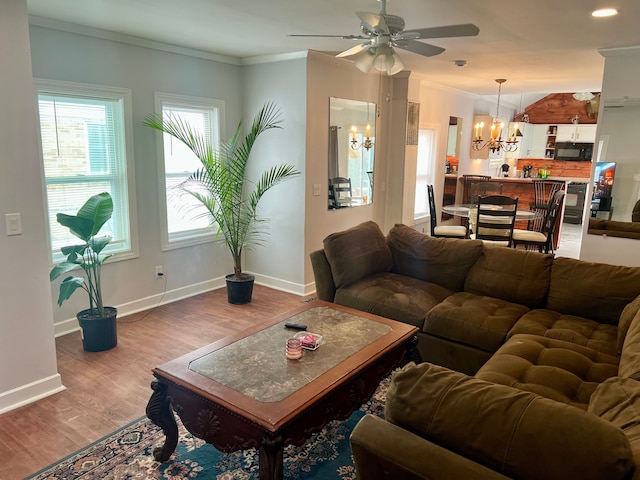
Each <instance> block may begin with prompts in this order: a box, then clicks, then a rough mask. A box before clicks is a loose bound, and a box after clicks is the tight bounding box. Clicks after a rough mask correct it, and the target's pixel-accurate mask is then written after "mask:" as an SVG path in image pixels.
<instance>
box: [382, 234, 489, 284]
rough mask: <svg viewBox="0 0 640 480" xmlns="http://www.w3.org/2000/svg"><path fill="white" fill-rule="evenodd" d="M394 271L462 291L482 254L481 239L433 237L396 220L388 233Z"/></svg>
mask: <svg viewBox="0 0 640 480" xmlns="http://www.w3.org/2000/svg"><path fill="white" fill-rule="evenodd" d="M387 245H389V249H390V250H391V256H392V258H393V268H392V271H393V272H395V273H398V274H400V275H408V276H410V277H414V278H419V279H420V280H425V281H427V282H432V283H437V284H438V285H442V286H443V287H445V288H448V289H451V290H455V291H458V292H459V291H460V290H462V286H463V285H464V279H465V277H466V276H467V272H468V271H469V269H470V268H471V266H472V265H473V264H474V263H475V262H476V260H477V259H478V257H480V255H481V254H482V242H481V241H470V240H459V239H451V238H434V237H430V236H428V235H425V234H423V233H420V232H417V231H416V230H414V229H413V228H411V227H408V226H406V225H401V224H397V225H395V226H394V227H393V228H392V229H391V230H390V231H389V235H387Z"/></svg>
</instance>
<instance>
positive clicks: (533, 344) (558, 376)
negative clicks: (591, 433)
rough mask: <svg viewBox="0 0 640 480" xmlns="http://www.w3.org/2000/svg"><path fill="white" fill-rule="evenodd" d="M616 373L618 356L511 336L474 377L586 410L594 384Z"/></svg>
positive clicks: (535, 337) (539, 339)
mask: <svg viewBox="0 0 640 480" xmlns="http://www.w3.org/2000/svg"><path fill="white" fill-rule="evenodd" d="M617 373H618V359H617V357H614V356H612V355H607V354H604V353H600V352H597V351H596V350H592V349H590V348H587V347H583V346H581V345H576V344H574V343H570V342H565V341H563V340H555V339H553V338H545V337H539V336H537V335H515V336H513V337H511V338H510V339H509V340H508V341H507V343H505V344H504V345H503V346H502V347H500V349H498V351H497V352H496V353H495V354H494V355H493V356H492V357H491V358H490V359H489V360H488V361H487V363H485V364H484V365H483V366H482V367H481V368H480V370H478V373H476V378H480V379H482V380H487V381H489V382H494V383H501V384H503V385H509V386H511V387H515V388H518V389H520V390H526V391H529V392H534V393H537V394H539V395H542V396H543V397H546V398H550V399H552V400H557V401H559V402H563V403H567V404H569V405H573V406H576V407H579V408H581V409H584V410H586V408H587V406H588V404H589V399H590V397H591V394H592V393H593V391H594V390H595V389H596V387H597V386H598V384H600V383H602V382H603V381H605V380H606V379H607V378H611V377H614V376H615V375H617Z"/></svg>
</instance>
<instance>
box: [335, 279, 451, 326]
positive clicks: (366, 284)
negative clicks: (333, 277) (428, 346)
mask: <svg viewBox="0 0 640 480" xmlns="http://www.w3.org/2000/svg"><path fill="white" fill-rule="evenodd" d="M452 293H453V292H452V291H451V290H448V289H446V288H444V287H441V286H440V285H436V284H435V283H429V282H425V281H422V280H418V279H417V278H412V277H407V276H404V275H398V274H395V273H376V274H374V275H369V276H367V277H365V278H363V279H362V280H359V281H357V282H355V283H352V284H350V285H348V286H346V287H343V288H339V289H338V290H337V291H336V296H335V302H336V303H339V304H340V305H344V306H346V307H351V308H355V309H357V310H362V311H364V312H369V313H373V314H376V315H380V316H382V317H387V318H391V319H393V320H398V321H401V322H405V323H410V324H411V325H415V326H417V327H419V328H422V324H423V323H424V316H425V314H426V313H427V312H428V311H429V310H431V309H432V308H433V307H434V306H435V305H437V304H438V303H440V302H442V301H443V300H444V299H445V298H447V297H448V296H449V295H451V294H452Z"/></svg>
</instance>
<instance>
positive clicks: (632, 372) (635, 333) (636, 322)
mask: <svg viewBox="0 0 640 480" xmlns="http://www.w3.org/2000/svg"><path fill="white" fill-rule="evenodd" d="M618 375H619V376H620V377H630V378H634V379H635V380H640V312H636V314H635V315H634V317H633V319H632V320H631V323H630V324H629V329H628V331H627V335H626V336H625V339H624V344H623V346H622V353H621V354H620V366H619V368H618Z"/></svg>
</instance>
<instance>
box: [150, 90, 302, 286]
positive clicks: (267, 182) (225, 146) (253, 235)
mask: <svg viewBox="0 0 640 480" xmlns="http://www.w3.org/2000/svg"><path fill="white" fill-rule="evenodd" d="M280 123H281V119H280V111H279V110H278V109H277V108H276V107H275V105H274V104H273V103H269V102H268V103H266V104H265V105H264V106H263V107H262V108H261V109H260V111H259V112H258V114H257V115H256V117H255V118H254V120H253V124H252V125H251V128H250V130H249V132H248V133H247V134H246V135H245V136H244V137H242V136H241V133H242V122H240V123H239V124H238V128H237V129H236V131H235V133H234V135H233V136H232V137H231V138H230V139H228V140H226V141H224V142H221V143H220V145H217V146H214V145H211V143H210V142H207V140H206V139H205V138H204V136H202V135H200V134H199V133H197V132H196V131H195V130H194V129H193V128H192V127H191V126H190V125H189V124H188V123H187V122H185V121H183V120H181V119H180V118H179V117H178V116H173V115H169V116H167V117H164V118H163V116H162V115H159V114H155V115H150V116H147V117H146V118H145V121H144V125H146V126H148V127H151V128H154V129H156V130H160V131H162V132H164V133H167V134H169V135H171V136H172V137H174V138H176V139H178V140H180V141H181V142H183V143H184V144H185V145H187V146H188V147H189V149H190V150H191V151H192V152H193V153H194V154H195V155H196V156H197V157H198V159H199V160H200V163H201V167H200V168H199V169H198V170H196V171H195V172H193V173H192V174H191V175H190V176H189V177H188V178H187V179H186V180H185V181H184V182H183V183H181V184H180V185H179V188H180V189H181V190H182V191H183V192H185V193H187V194H189V195H191V196H193V197H194V198H195V199H197V200H198V202H199V203H201V204H202V205H203V206H204V207H205V208H206V210H207V211H208V213H209V214H210V215H211V218H212V220H213V223H214V224H215V225H217V233H216V238H217V239H220V236H222V239H223V240H224V243H225V244H226V245H227V247H228V249H229V251H230V252H231V256H232V257H233V265H234V266H233V273H234V276H233V278H235V279H243V278H245V277H246V276H245V275H244V274H243V273H242V264H241V260H242V251H243V249H244V248H245V247H251V246H254V245H260V244H261V242H262V239H263V238H264V235H265V234H266V231H265V230H264V229H262V228H261V227H262V225H261V224H262V223H263V222H265V220H264V219H261V218H258V210H257V209H258V203H259V202H260V200H261V199H262V197H263V196H264V194H265V193H266V192H267V191H268V190H270V189H271V188H273V187H274V186H276V185H277V184H279V183H280V182H282V181H284V180H286V179H288V178H290V177H293V176H295V175H298V174H299V173H300V172H298V171H296V170H295V168H294V166H293V165H286V164H285V165H279V166H273V167H271V168H269V169H268V170H266V171H265V172H264V173H262V175H261V176H260V177H259V178H258V180H257V182H255V183H253V182H251V181H250V180H249V179H248V178H247V175H246V174H247V165H248V162H249V156H250V154H251V150H252V148H253V145H254V144H255V142H256V139H257V138H258V136H259V135H260V134H261V133H263V132H265V131H267V130H270V129H274V128H282V127H281V126H280Z"/></svg>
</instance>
